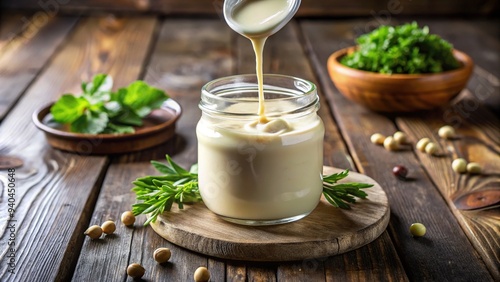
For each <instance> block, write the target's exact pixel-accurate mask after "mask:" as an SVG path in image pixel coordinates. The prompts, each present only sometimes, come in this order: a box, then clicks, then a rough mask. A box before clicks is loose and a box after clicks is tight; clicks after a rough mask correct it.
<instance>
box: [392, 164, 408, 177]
mask: <svg viewBox="0 0 500 282" xmlns="http://www.w3.org/2000/svg"><path fill="white" fill-rule="evenodd" d="M392 174H394V175H395V176H396V177H398V178H399V179H402V180H405V179H406V175H408V169H407V168H406V167H405V166H402V165H397V166H395V167H393V168H392Z"/></svg>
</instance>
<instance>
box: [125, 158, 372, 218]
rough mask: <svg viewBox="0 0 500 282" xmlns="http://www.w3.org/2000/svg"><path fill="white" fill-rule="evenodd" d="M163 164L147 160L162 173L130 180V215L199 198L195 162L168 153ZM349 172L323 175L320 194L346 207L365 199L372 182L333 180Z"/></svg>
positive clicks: (167, 208) (155, 213)
mask: <svg viewBox="0 0 500 282" xmlns="http://www.w3.org/2000/svg"><path fill="white" fill-rule="evenodd" d="M166 158H167V164H163V163H160V162H157V161H151V164H152V165H153V166H154V167H155V168H156V170H158V171H159V172H160V173H163V175H160V176H146V177H141V178H138V179H136V180H135V181H134V182H132V184H134V188H132V191H134V192H135V194H136V196H137V200H138V201H139V202H138V203H136V204H133V205H132V212H133V213H134V215H139V214H149V215H150V217H149V219H148V220H147V221H146V222H145V223H144V225H148V224H149V223H150V222H155V221H156V219H157V218H158V215H160V214H162V213H163V212H165V211H170V209H171V208H172V204H173V203H176V204H177V205H178V206H179V209H183V208H184V204H185V203H194V202H199V201H201V200H202V199H201V195H200V191H199V187H198V165H196V164H195V165H193V166H191V169H190V170H189V171H187V170H185V169H184V168H182V167H181V166H179V165H178V164H176V163H175V162H174V161H173V160H172V159H171V158H170V156H169V155H167V156H166ZM348 174H349V170H344V171H342V172H340V173H334V174H330V175H323V195H324V196H325V198H326V200H327V201H328V202H329V203H330V204H332V205H333V206H334V207H339V208H342V209H349V208H350V205H349V204H350V203H355V202H356V197H358V198H361V199H365V198H366V197H367V194H366V192H364V191H362V190H361V189H365V188H370V187H372V186H373V185H372V184H366V183H356V182H350V183H337V182H338V181H339V180H342V179H344V178H345V177H347V175H348Z"/></svg>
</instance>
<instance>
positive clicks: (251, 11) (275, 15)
mask: <svg viewBox="0 0 500 282" xmlns="http://www.w3.org/2000/svg"><path fill="white" fill-rule="evenodd" d="M288 11H289V4H288V1H287V0H245V1H242V2H241V3H239V4H238V6H236V7H235V8H234V11H233V13H232V19H233V20H234V22H235V23H236V24H237V25H238V29H239V32H240V33H241V34H243V35H244V36H246V37H247V38H248V39H250V41H251V42H252V46H253V50H254V52H255V70H256V73H257V81H258V84H259V111H258V114H259V117H260V122H261V123H265V122H266V121H267V119H266V116H265V104H264V89H263V71H262V61H263V53H264V45H265V43H266V40H267V38H268V37H269V36H270V35H271V34H272V33H273V31H274V30H275V28H276V27H277V26H279V25H280V23H281V22H282V21H283V20H284V19H285V18H286V16H287V15H288Z"/></svg>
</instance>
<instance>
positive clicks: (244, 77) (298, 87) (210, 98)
mask: <svg viewBox="0 0 500 282" xmlns="http://www.w3.org/2000/svg"><path fill="white" fill-rule="evenodd" d="M263 78H264V90H266V87H267V90H268V91H269V92H272V91H274V90H280V91H284V92H286V95H283V97H281V96H280V97H279V98H275V97H273V98H268V97H266V107H267V104H268V103H271V102H272V103H276V102H286V101H290V102H294V101H297V100H299V99H300V100H301V103H300V105H299V104H298V105H297V106H298V107H297V108H296V109H294V110H293V111H288V112H281V113H280V114H290V113H294V112H298V111H303V110H304V109H307V108H310V107H311V106H314V105H316V104H318V103H319V97H318V95H317V88H316V85H315V84H314V83H313V82H311V81H309V80H306V79H303V78H298V77H295V76H290V75H282V74H264V75H263ZM266 80H268V81H269V80H275V81H279V80H281V81H285V82H288V83H293V88H294V89H291V87H288V88H287V87H285V86H282V85H278V86H276V85H273V84H272V83H267V84H266ZM275 81H273V82H275ZM224 82H227V83H224ZM238 83H241V85H238V87H240V88H241V93H244V92H255V87H256V85H257V76H256V75H255V74H239V75H232V76H226V77H221V78H217V79H214V80H212V81H210V82H208V83H206V84H205V85H203V87H202V88H201V101H200V104H199V106H200V109H201V110H202V111H204V112H207V111H208V112H211V113H217V112H218V113H226V112H225V111H224V109H219V108H217V105H216V104H236V103H255V102H258V101H257V100H251V101H250V100H249V99H248V98H249V97H247V96H242V97H226V96H223V95H222V94H228V93H233V92H235V93H240V92H239V91H238V90H237V87H231V86H232V85H237V84H238ZM249 86H252V87H253V88H252V87H249ZM226 91H227V92H226ZM218 92H219V93H218ZM267 94H269V93H268V92H266V91H265V95H267ZM252 98H254V99H255V98H256V96H252ZM229 114H232V115H237V116H255V115H257V111H255V112H251V113H236V112H231V113H229ZM266 115H268V114H266ZM269 116H272V114H271V115H269Z"/></svg>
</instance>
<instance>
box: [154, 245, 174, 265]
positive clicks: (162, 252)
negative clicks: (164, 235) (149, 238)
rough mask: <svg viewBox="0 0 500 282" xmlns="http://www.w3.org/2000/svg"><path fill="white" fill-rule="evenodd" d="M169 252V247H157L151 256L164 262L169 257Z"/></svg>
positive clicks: (159, 261)
mask: <svg viewBox="0 0 500 282" xmlns="http://www.w3.org/2000/svg"><path fill="white" fill-rule="evenodd" d="M171 255H172V254H171V252H170V249H169V248H158V249H156V250H155V252H154V253H153V258H154V259H155V260H156V261H157V262H158V263H164V262H167V261H168V260H169V259H170V256H171Z"/></svg>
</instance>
